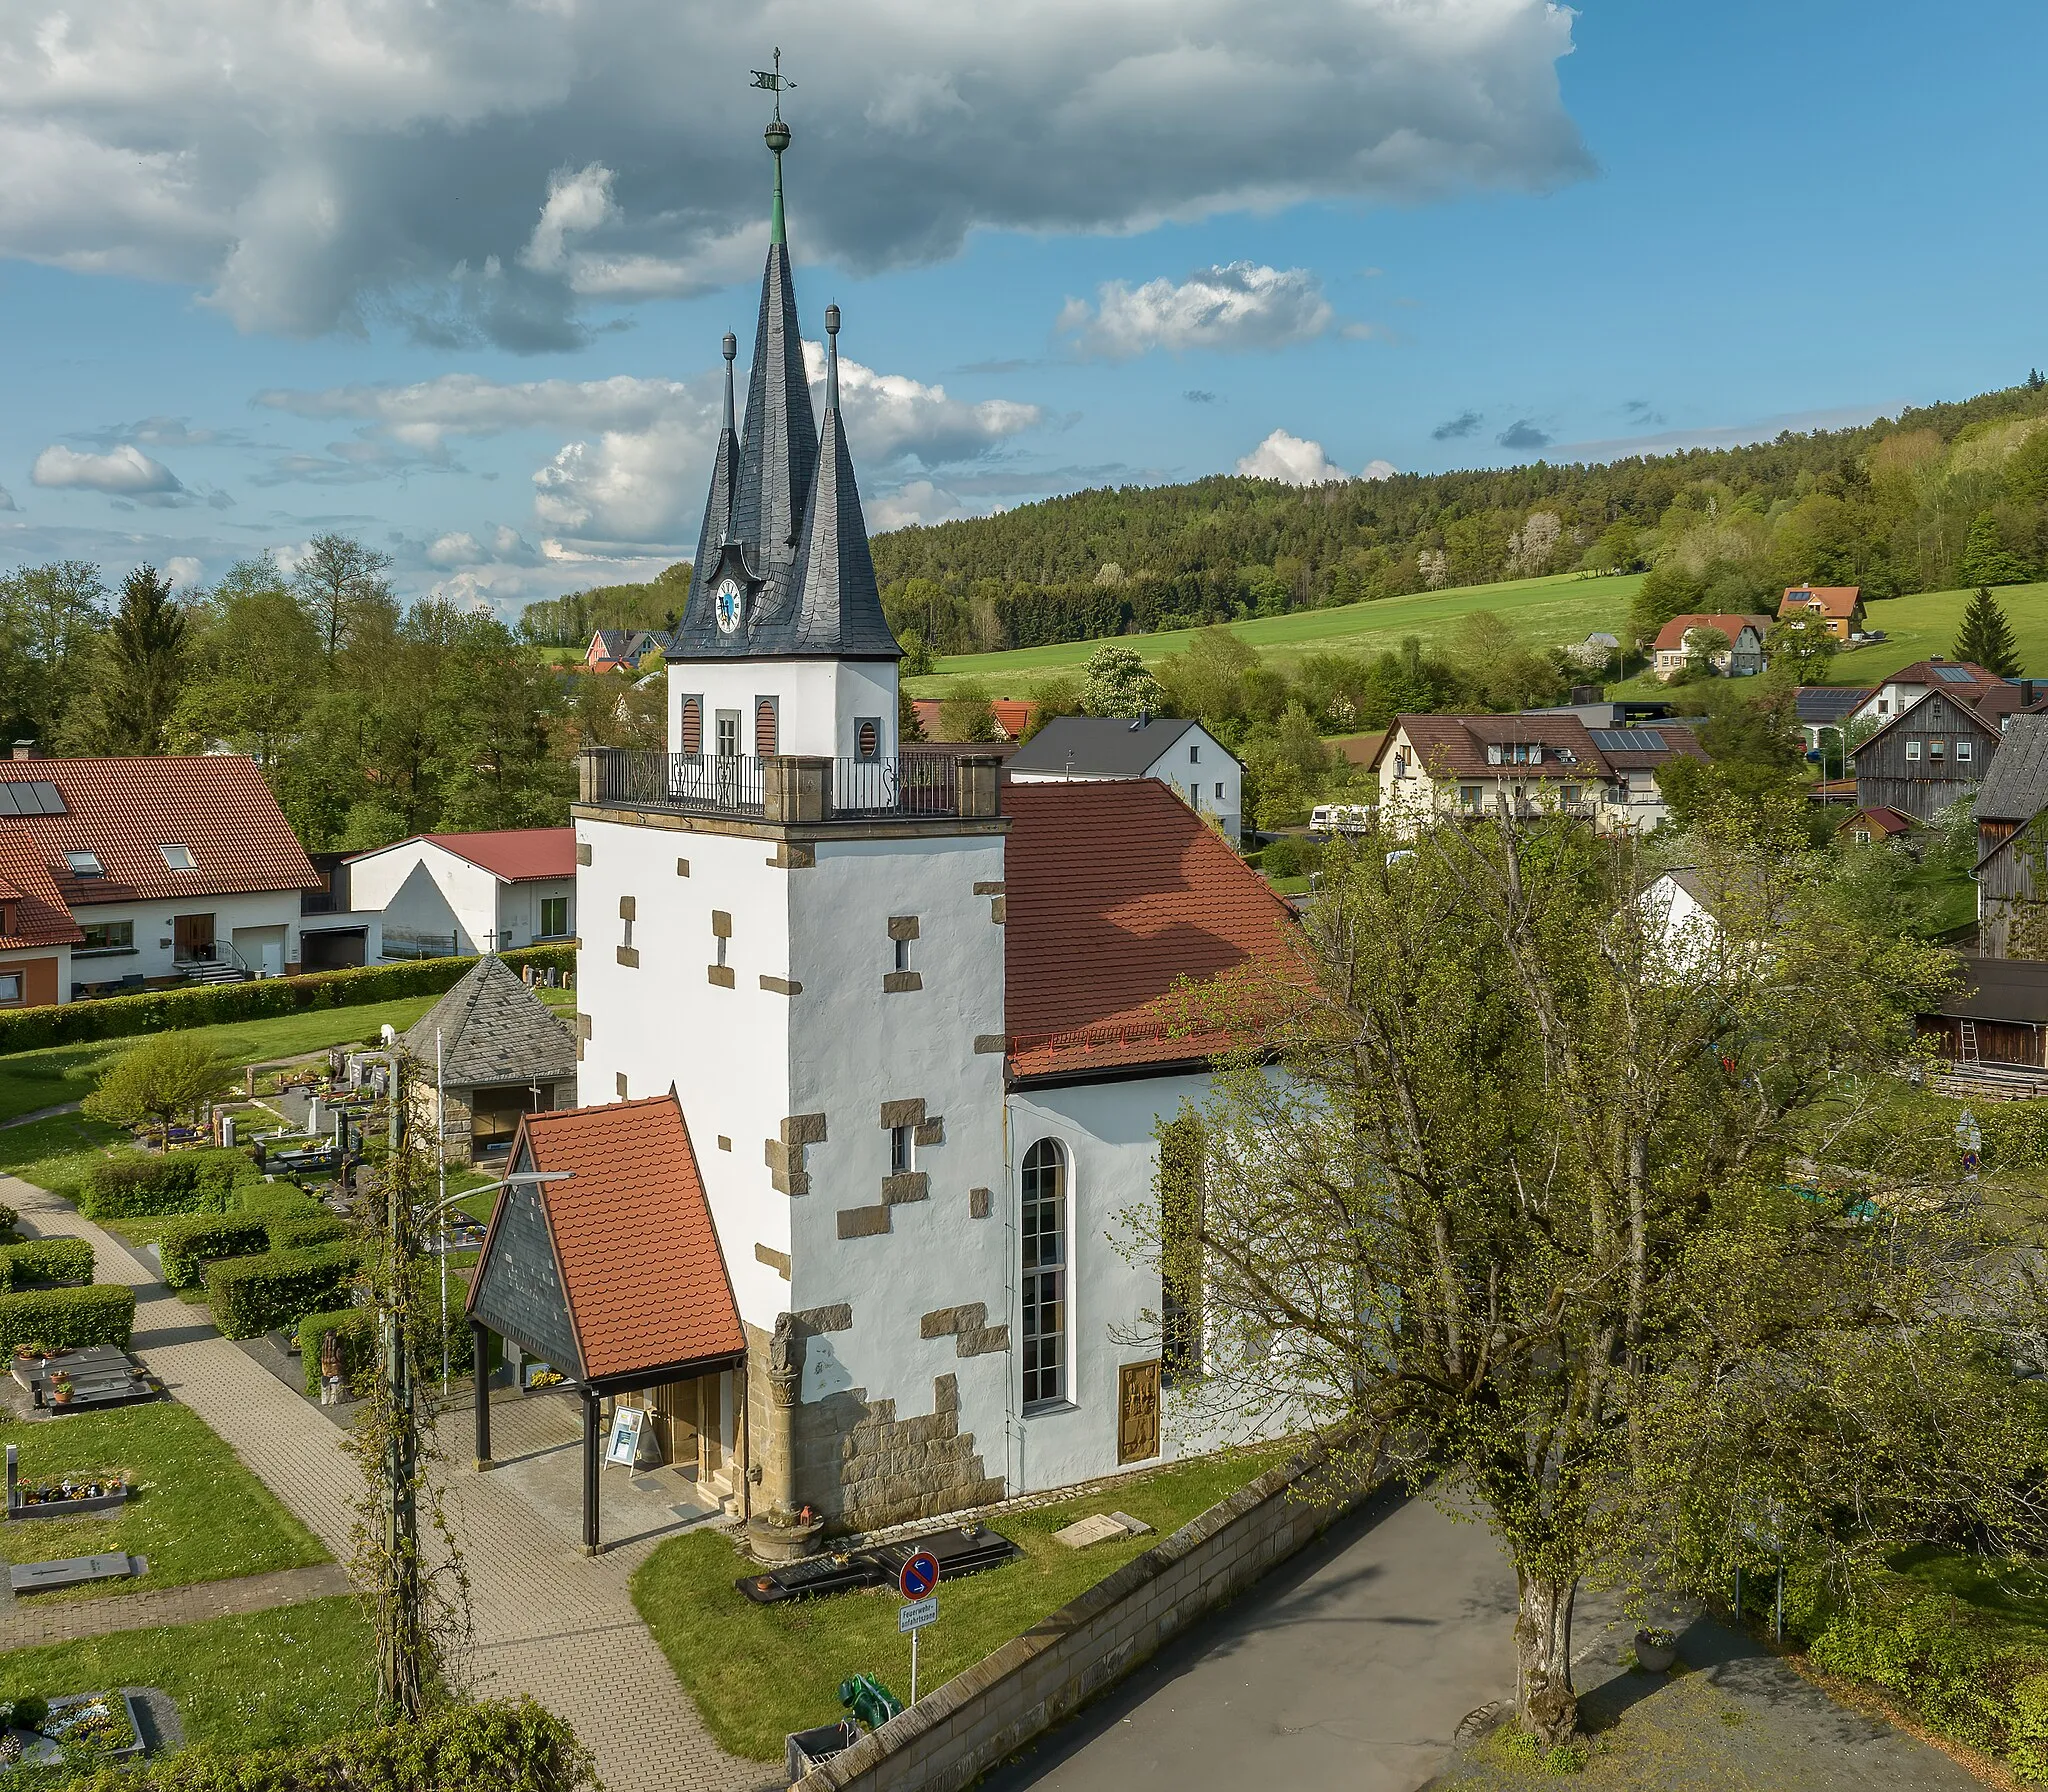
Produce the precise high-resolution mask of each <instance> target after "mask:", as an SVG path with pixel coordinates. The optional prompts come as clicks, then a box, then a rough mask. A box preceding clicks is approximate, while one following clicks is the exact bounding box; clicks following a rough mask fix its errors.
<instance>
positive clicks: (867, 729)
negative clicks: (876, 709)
mask: <svg viewBox="0 0 2048 1792" xmlns="http://www.w3.org/2000/svg"><path fill="white" fill-rule="evenodd" d="M854 743H855V746H856V748H857V750H858V751H859V753H860V756H861V757H862V758H863V759H874V758H877V757H879V756H880V754H881V751H882V730H881V727H880V725H879V724H878V723H877V722H876V721H875V720H874V719H873V718H872V717H870V716H863V717H862V718H861V722H860V726H859V728H858V729H856V730H855V732H854Z"/></svg>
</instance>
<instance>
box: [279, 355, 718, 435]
mask: <svg viewBox="0 0 2048 1792" xmlns="http://www.w3.org/2000/svg"><path fill="white" fill-rule="evenodd" d="M715 390H716V383H715V381H714V379H713V377H712V376H711V375H709V374H706V375H704V376H703V378H702V379H701V380H699V381H698V382H697V383H696V385H695V386H694V387H693V386H690V385H685V384H683V383H682V382H680V381H677V380H657V379H641V378H638V377H636V376H634V375H632V374H624V373H621V374H614V375H613V376H612V377H611V378H610V379H602V380H525V381H520V382H516V383H507V382H503V381H499V380H489V379H485V378H484V377H483V376H482V375H480V374H474V373H444V374H442V375H440V376H439V377H438V378H436V379H431V380H421V381H419V382H418V383H417V384H414V385H409V386H335V387H331V388H329V389H328V390H327V391H324V392H294V391H268V392H259V393H257V395H256V403H258V404H260V405H263V406H266V407H267V408H269V409H271V410H275V411H286V412H289V413H290V414H291V415H292V416H295V417H310V418H316V419H323V420H325V419H340V418H361V419H363V420H364V421H365V422H368V423H370V424H371V425H373V426H374V428H375V429H376V431H377V433H378V434H379V435H381V436H384V437H386V438H387V439H389V440H390V441H393V442H397V443H400V444H402V445H403V446H405V447H407V448H410V449H413V450H415V451H417V452H420V453H440V452H441V451H442V450H443V448H444V447H445V445H446V442H447V439H448V438H449V437H450V436H491V435H502V434H503V433H504V432H506V431H507V430H516V429H545V430H573V429H644V428H646V427H647V426H648V425H649V424H650V423H652V422H654V421H655V420H656V419H657V418H662V417H668V416H671V415H673V414H674V413H676V412H677V411H679V410H693V409H694V410H702V411H704V412H706V413H707V414H708V413H709V410H710V407H711V405H712V403H713V402H714V395H715Z"/></svg>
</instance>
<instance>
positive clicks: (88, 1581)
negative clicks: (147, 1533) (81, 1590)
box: [7, 1553, 148, 1595]
mask: <svg viewBox="0 0 2048 1792" xmlns="http://www.w3.org/2000/svg"><path fill="white" fill-rule="evenodd" d="M147 1566H148V1564H147V1563H146V1562H144V1561H143V1559H142V1558H141V1557H140V1556H131V1555H123V1554H118V1553H117V1554H112V1555H99V1556H67V1557H65V1558H64V1559H63V1560H62V1561H56V1562H25V1563H23V1564H22V1565H21V1566H20V1567H18V1568H10V1569H8V1571H7V1582H8V1585H9V1586H10V1587H12V1588H13V1589H14V1591H15V1593H16V1594H17V1595H19V1594H23V1593H55V1592H59V1591H61V1590H62V1589H63V1588H65V1587H87V1586H91V1585H92V1584H93V1583H94V1582H96V1581H103V1580H128V1579H130V1578H132V1577H133V1576H135V1575H137V1574H140V1573H141V1572H142V1570H143V1569H144V1568H145V1567H147Z"/></svg>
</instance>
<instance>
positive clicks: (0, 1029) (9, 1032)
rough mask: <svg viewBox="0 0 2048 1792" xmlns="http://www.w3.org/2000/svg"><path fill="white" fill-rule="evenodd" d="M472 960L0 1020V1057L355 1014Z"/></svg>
mask: <svg viewBox="0 0 2048 1792" xmlns="http://www.w3.org/2000/svg"><path fill="white" fill-rule="evenodd" d="M499 956H500V957H501V958H503V959H504V961H505V962H506V963H507V964H509V965H511V966H512V967H513V968H514V969H515V970H516V969H518V968H520V967H521V966H523V965H529V964H530V965H532V966H534V968H535V969H537V970H547V969H553V970H558V971H573V970H574V969H575V968H576V949H575V948H574V947H573V946H526V947H523V948H521V949H520V950H519V951H517V952H503V953H500V954H499ZM475 963H476V960H475V959H474V958H420V959H413V960H411V961H409V962H407V963H405V964H373V965H363V966H360V967H359V968H357V969H355V970H347V971H309V972H307V973H306V974H305V975H304V976H300V977H265V978H262V979H260V980H258V981H256V982H253V983H218V984H207V983H200V984H193V985H190V986H188V987H186V988H183V989H152V990H145V991H144V992H143V993H142V994H140V995H133V996H105V997H101V998H99V999H96V1000H94V1001H90V1002H65V1003H60V1004H55V1005H52V1006H50V1007H46V1008H20V1009H16V1010H14V1011H13V1012H11V1013H8V1014H0V1053H5V1052H27V1051H35V1050H36V1049H38V1048H39V1047H41V1046H46V1045H74V1044H77V1043H79V1042H81V1041H84V1040H89V1039H126V1038H128V1037H130V1036H131V1035H133V1034H136V1033H163V1032H169V1031H172V1030H173V1029H176V1028H180V1027H210V1026H213V1025H215V1024H217V1023H219V1022H221V1021H231V1020H267V1019H269V1018H270V1017H272V1016H273V1015H279V1014H299V1013H303V1012H304V1011H306V1010H307V1009H310V1008H354V1007H358V1006H360V1005H361V1004H363V1003H365V1002H388V1001H391V1000H393V999H394V998H396V997H399V996H425V995H439V994H440V993H441V992H442V991H443V990H445V989H451V988H453V987H454V985H455V984H456V983H457V982H459V981H460V980H461V978H462V976H463V973H464V972H466V971H467V970H468V969H469V968H470V966H471V965H473V964H475Z"/></svg>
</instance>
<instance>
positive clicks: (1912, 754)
mask: <svg viewBox="0 0 2048 1792" xmlns="http://www.w3.org/2000/svg"><path fill="white" fill-rule="evenodd" d="M1919 757H1920V743H1919V742H1918V741H1917V740H1909V741H1908V742H1907V743H1906V758H1907V760H1908V761H1909V762H1911V761H1914V760H1917V759H1918V758H1919Z"/></svg>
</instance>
